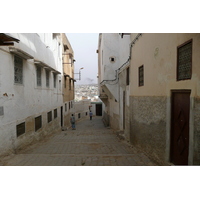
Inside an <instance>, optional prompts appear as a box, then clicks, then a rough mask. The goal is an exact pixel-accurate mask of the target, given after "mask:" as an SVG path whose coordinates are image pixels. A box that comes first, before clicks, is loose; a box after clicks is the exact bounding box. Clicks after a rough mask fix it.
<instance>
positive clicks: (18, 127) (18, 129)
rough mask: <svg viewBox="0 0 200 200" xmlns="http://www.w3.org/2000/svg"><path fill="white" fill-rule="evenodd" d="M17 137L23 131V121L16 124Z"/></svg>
mask: <svg viewBox="0 0 200 200" xmlns="http://www.w3.org/2000/svg"><path fill="white" fill-rule="evenodd" d="M16 131H17V137H19V136H20V135H22V134H24V133H25V122H23V123H21V124H18V125H17V126H16Z"/></svg>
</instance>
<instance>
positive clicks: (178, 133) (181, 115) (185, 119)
mask: <svg viewBox="0 0 200 200" xmlns="http://www.w3.org/2000/svg"><path fill="white" fill-rule="evenodd" d="M190 93H191V90H180V91H172V97H171V145H170V160H171V162H172V163H174V164H175V165H188V155H189V119H190Z"/></svg>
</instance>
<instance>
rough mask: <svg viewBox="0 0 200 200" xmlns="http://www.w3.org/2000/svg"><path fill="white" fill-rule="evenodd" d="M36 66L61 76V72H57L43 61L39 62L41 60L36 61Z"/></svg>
mask: <svg viewBox="0 0 200 200" xmlns="http://www.w3.org/2000/svg"><path fill="white" fill-rule="evenodd" d="M34 64H35V65H37V66H39V67H42V68H44V69H47V70H50V71H52V72H53V73H56V74H61V73H60V72H59V71H57V70H55V69H54V68H52V67H50V66H49V65H47V64H45V63H43V62H42V61H39V60H34Z"/></svg>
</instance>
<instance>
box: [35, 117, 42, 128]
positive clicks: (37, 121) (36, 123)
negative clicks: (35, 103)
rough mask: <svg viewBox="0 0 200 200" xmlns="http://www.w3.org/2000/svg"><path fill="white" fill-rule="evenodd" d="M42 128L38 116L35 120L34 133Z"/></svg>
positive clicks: (40, 118) (40, 119)
mask: <svg viewBox="0 0 200 200" xmlns="http://www.w3.org/2000/svg"><path fill="white" fill-rule="evenodd" d="M40 128H42V116H41V115H40V116H38V117H36V118H35V131H37V130H38V129H40Z"/></svg>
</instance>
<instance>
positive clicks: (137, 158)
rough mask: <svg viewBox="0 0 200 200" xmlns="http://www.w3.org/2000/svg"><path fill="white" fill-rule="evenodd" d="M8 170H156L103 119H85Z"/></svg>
mask: <svg viewBox="0 0 200 200" xmlns="http://www.w3.org/2000/svg"><path fill="white" fill-rule="evenodd" d="M1 165H4V166H156V165H159V164H158V163H155V162H153V161H152V160H151V159H150V158H148V157H147V156H146V155H145V153H143V152H142V151H141V150H139V149H137V148H136V147H133V146H131V145H129V144H128V143H126V142H125V141H122V140H120V139H119V138H118V137H117V135H116V133H114V131H113V130H111V129H108V128H106V127H104V125H103V123H102V119H101V117H94V118H93V120H91V121H90V120H89V119H88V118H87V119H84V120H82V121H79V122H78V123H77V124H76V130H71V129H70V130H66V131H61V132H60V133H59V134H56V135H53V136H51V137H49V138H48V139H46V140H44V141H41V142H38V143H37V144H34V145H31V146H30V147H27V148H26V149H23V150H20V151H18V152H17V154H15V155H12V156H11V157H10V158H9V159H8V158H7V159H4V160H2V161H1Z"/></svg>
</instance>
